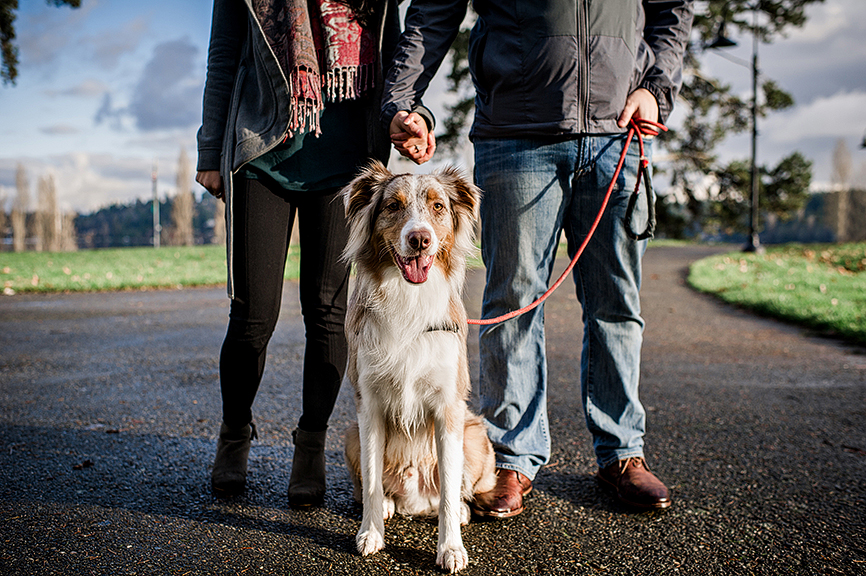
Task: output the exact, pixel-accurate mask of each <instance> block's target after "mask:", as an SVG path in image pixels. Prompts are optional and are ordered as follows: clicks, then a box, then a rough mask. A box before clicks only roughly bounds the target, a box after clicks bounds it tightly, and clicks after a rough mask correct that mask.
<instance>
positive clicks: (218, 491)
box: [210, 423, 257, 497]
mask: <svg viewBox="0 0 866 576" xmlns="http://www.w3.org/2000/svg"><path fill="white" fill-rule="evenodd" d="M256 436H257V434H256V427H255V425H254V424H252V423H250V424H247V425H246V426H243V427H241V428H229V427H228V426H226V425H225V424H222V425H221V426H220V437H219V440H218V441H217V451H216V458H215V459H214V463H213V471H212V472H211V477H210V480H211V488H212V489H213V492H214V494H215V495H217V496H220V497H229V496H237V495H238V494H240V493H241V492H243V491H244V487H245V486H246V483H247V459H248V458H249V455H250V443H251V442H252V440H253V438H256Z"/></svg>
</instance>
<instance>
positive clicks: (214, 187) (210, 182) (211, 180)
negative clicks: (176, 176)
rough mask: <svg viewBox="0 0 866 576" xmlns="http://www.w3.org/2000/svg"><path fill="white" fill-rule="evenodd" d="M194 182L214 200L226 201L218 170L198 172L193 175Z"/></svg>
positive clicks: (221, 178)
mask: <svg viewBox="0 0 866 576" xmlns="http://www.w3.org/2000/svg"><path fill="white" fill-rule="evenodd" d="M195 181H196V182H198V183H199V184H201V185H202V186H203V187H204V189H205V190H207V191H208V192H210V194H211V196H213V197H214V198H219V199H220V200H222V201H223V202H225V201H226V199H225V189H224V188H223V177H222V176H220V171H219V170H199V171H198V172H196V174H195Z"/></svg>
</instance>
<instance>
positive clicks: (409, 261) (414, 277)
mask: <svg viewBox="0 0 866 576" xmlns="http://www.w3.org/2000/svg"><path fill="white" fill-rule="evenodd" d="M432 263H433V256H416V257H414V258H402V257H400V256H398V257H397V264H399V265H400V270H401V271H402V272H403V278H405V279H406V281H407V282H411V283H412V284H421V283H422V282H426V281H427V274H428V273H429V272H430V265H431V264H432Z"/></svg>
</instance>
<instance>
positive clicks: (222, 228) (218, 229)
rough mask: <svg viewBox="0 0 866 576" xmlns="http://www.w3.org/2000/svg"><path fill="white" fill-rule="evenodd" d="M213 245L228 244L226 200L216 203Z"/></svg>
mask: <svg viewBox="0 0 866 576" xmlns="http://www.w3.org/2000/svg"><path fill="white" fill-rule="evenodd" d="M211 242H212V243H213V244H225V243H226V203H225V201H224V200H217V201H216V208H214V211H213V240H212V241H211Z"/></svg>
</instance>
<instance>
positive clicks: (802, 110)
mask: <svg viewBox="0 0 866 576" xmlns="http://www.w3.org/2000/svg"><path fill="white" fill-rule="evenodd" d="M864 129H866V91H854V92H841V93H837V94H834V95H832V96H826V97H821V98H816V99H815V100H813V101H812V102H810V103H808V104H805V105H801V106H798V107H796V108H794V109H792V110H790V111H788V112H781V113H776V114H774V115H772V116H770V117H769V118H768V119H767V120H765V121H764V122H763V126H762V133H763V134H765V135H766V136H767V137H768V138H769V139H771V140H773V141H775V142H779V143H794V142H798V141H801V140H808V139H811V138H821V137H827V136H836V137H846V136H848V137H853V136H857V135H859V134H861V133H862V131H863V130H864Z"/></svg>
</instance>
